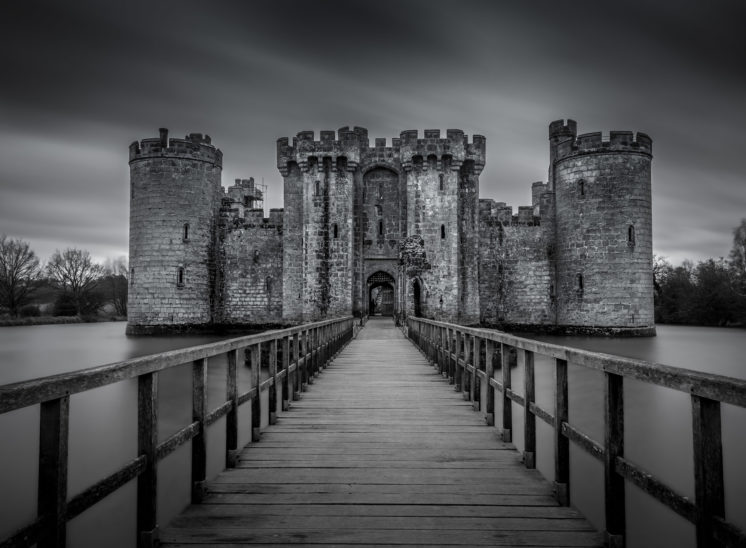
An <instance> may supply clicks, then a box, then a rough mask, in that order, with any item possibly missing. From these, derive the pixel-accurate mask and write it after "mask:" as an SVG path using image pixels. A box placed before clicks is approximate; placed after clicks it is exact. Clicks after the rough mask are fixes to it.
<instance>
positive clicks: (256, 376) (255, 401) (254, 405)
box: [250, 343, 262, 441]
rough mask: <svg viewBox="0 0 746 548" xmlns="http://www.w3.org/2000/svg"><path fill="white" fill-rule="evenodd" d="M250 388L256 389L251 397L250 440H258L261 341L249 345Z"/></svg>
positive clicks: (260, 430) (259, 432)
mask: <svg viewBox="0 0 746 548" xmlns="http://www.w3.org/2000/svg"><path fill="white" fill-rule="evenodd" d="M250 352H251V388H252V389H256V394H254V397H253V398H251V441H259V440H261V438H262V429H261V426H262V403H261V401H262V391H261V388H260V387H259V385H260V382H261V371H262V362H261V359H262V358H261V357H262V348H261V343H259V344H252V345H251V350H250Z"/></svg>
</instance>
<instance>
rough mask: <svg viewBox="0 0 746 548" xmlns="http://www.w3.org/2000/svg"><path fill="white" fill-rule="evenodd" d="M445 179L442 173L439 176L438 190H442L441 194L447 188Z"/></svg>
mask: <svg viewBox="0 0 746 548" xmlns="http://www.w3.org/2000/svg"><path fill="white" fill-rule="evenodd" d="M444 179H445V175H443V174H442V173H441V174H440V175H438V188H439V189H440V191H441V192H443V189H444V188H445V181H444Z"/></svg>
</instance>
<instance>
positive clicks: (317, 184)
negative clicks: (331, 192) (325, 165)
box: [316, 181, 321, 196]
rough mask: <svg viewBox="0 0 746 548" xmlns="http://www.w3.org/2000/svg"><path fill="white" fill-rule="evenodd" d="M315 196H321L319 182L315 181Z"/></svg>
mask: <svg viewBox="0 0 746 548" xmlns="http://www.w3.org/2000/svg"><path fill="white" fill-rule="evenodd" d="M316 196H321V181H316Z"/></svg>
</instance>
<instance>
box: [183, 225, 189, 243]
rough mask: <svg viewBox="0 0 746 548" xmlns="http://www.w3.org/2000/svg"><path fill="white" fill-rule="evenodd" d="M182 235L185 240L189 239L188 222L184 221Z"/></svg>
mask: <svg viewBox="0 0 746 548" xmlns="http://www.w3.org/2000/svg"><path fill="white" fill-rule="evenodd" d="M182 236H183V239H184V241H185V242H188V241H189V223H184V234H183V235H182Z"/></svg>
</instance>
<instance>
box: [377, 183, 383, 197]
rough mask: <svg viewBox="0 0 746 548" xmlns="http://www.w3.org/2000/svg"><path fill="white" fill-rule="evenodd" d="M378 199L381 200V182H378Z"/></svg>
mask: <svg viewBox="0 0 746 548" xmlns="http://www.w3.org/2000/svg"><path fill="white" fill-rule="evenodd" d="M378 199H379V200H383V183H378Z"/></svg>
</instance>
